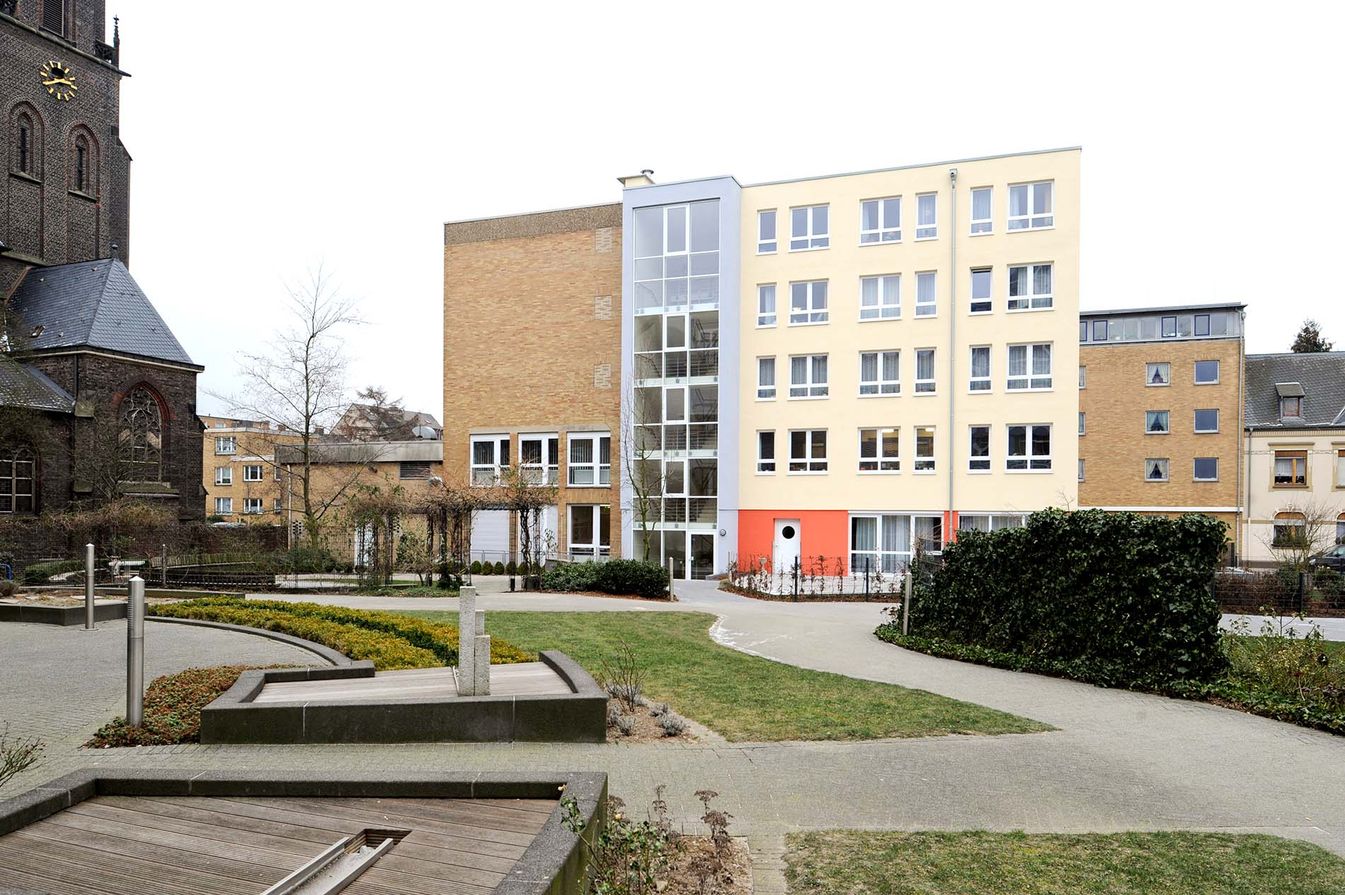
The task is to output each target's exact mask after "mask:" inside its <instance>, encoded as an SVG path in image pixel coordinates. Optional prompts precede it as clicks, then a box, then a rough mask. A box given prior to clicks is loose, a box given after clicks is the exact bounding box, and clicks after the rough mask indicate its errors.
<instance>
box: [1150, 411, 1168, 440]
mask: <svg viewBox="0 0 1345 895" xmlns="http://www.w3.org/2000/svg"><path fill="white" fill-rule="evenodd" d="M1170 431H1172V430H1171V429H1170V428H1168V412H1167V411H1166V410H1146V411H1144V434H1145V435H1166V434H1168V433H1169V432H1170Z"/></svg>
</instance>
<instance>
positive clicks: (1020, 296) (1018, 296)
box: [1009, 262, 1055, 311]
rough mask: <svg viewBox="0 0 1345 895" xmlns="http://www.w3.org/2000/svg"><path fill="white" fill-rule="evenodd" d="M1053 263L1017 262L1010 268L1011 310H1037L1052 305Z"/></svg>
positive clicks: (1053, 302) (1053, 299) (1053, 300)
mask: <svg viewBox="0 0 1345 895" xmlns="http://www.w3.org/2000/svg"><path fill="white" fill-rule="evenodd" d="M1052 279H1053V277H1052V271H1051V264H1050V262H1047V263H1045V264H1015V265H1014V266H1012V267H1010V268H1009V310H1010V311H1036V310H1041V309H1043V308H1049V307H1052V306H1053V305H1054V304H1055V293H1054V292H1053V291H1052V289H1053V285H1052Z"/></svg>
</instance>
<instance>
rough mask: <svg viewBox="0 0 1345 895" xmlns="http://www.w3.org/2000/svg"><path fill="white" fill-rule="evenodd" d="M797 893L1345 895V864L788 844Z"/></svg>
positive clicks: (1204, 837)
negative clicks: (1286, 894) (1276, 894)
mask: <svg viewBox="0 0 1345 895" xmlns="http://www.w3.org/2000/svg"><path fill="white" fill-rule="evenodd" d="M785 841H786V845H787V851H786V853H785V864H786V870H785V877H786V879H787V880H788V883H789V891H790V893H791V895H852V893H868V895H897V893H903V895H904V893H920V895H969V893H976V895H1026V893H1032V895H1085V893H1095V895H1104V893H1105V895H1157V893H1162V895H1261V893H1267V895H1268V893H1289V892H1292V893H1294V895H1338V893H1340V892H1342V891H1345V859H1342V858H1340V857H1339V856H1337V855H1333V854H1331V853H1330V852H1328V851H1327V850H1326V849H1324V848H1322V847H1320V846H1317V845H1312V844H1310V843H1307V842H1299V841H1297V840H1291V839H1280V838H1278V837H1275V836H1263V835H1238V834H1229V833H1186V832H1179V833H1111V834H1096V833H1095V834H1083V835H1062V834H1051V833H1032V834H1028V833H988V832H979V831H978V832H965V833H935V832H920V833H902V832H885V831H860V830H828V831H820V832H808V833H792V834H790V835H789V836H788V837H787V838H786V840H785Z"/></svg>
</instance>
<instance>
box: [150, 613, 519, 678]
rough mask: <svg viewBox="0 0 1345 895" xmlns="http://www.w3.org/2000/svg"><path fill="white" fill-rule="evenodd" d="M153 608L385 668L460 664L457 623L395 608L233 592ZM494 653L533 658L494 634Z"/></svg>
mask: <svg viewBox="0 0 1345 895" xmlns="http://www.w3.org/2000/svg"><path fill="white" fill-rule="evenodd" d="M152 611H153V612H154V613H155V614H159V615H168V616H174V617H177V618H197V619H203V620H206V621H220V622H226V623H228V624H236V625H247V626H249V627H254V628H265V629H266V630H269V631H280V632H281V633H285V634H292V635H293V636H295V637H302V638H304V639H305V640H312V641H314V642H315V643H321V644H323V645H324V646H329V647H331V648H332V649H335V650H339V651H340V652H342V653H345V654H346V655H347V656H350V657H351V658H352V659H371V660H372V661H373V662H374V665H375V667H377V668H380V669H385V670H386V669H393V668H431V667H434V666H437V665H456V664H457V661H458V628H457V626H456V625H450V624H440V623H435V622H430V621H426V620H424V619H420V618H414V617H412V616H408V615H400V614H398V613H393V612H369V611H365V610H360V609H347V608H345V607H342V606H324V605H321V604H318V603H290V602H286V601H284V600H244V599H242V598H239V597H227V596H226V597H206V598H203V599H200V600H189V601H186V602H183V603H176V604H163V605H160V606H156V607H153V610H152ZM352 650H354V652H352ZM490 658H491V662H493V663H495V664H497V665H506V664H510V663H513V662H528V661H531V660H532V659H533V657H532V656H531V655H530V654H528V653H525V652H524V651H523V650H520V649H518V648H517V647H515V646H514V645H513V644H510V643H507V642H506V641H503V640H498V639H496V638H492V639H491V649H490Z"/></svg>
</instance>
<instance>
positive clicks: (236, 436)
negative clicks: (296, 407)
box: [200, 416, 300, 525]
mask: <svg viewBox="0 0 1345 895" xmlns="http://www.w3.org/2000/svg"><path fill="white" fill-rule="evenodd" d="M200 420H201V425H202V426H203V427H204V428H205V433H204V437H203V438H202V445H201V450H202V462H201V472H202V479H201V484H202V486H203V487H204V488H205V495H206V498H205V513H206V516H207V517H208V518H215V519H216V520H217V521H221V522H255V523H262V524H266V525H280V524H282V523H283V522H284V521H285V499H284V498H285V488H284V484H283V482H282V470H281V468H280V465H279V464H278V463H277V462H276V447H277V445H286V444H297V443H298V442H299V440H300V438H299V436H298V435H297V434H296V433H294V432H286V431H282V430H280V429H278V428H276V427H275V426H273V425H272V424H270V423H267V422H264V421H261V420H242V419H231V418H228V417H217V416H202V417H200Z"/></svg>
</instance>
